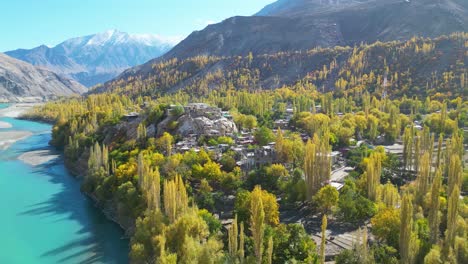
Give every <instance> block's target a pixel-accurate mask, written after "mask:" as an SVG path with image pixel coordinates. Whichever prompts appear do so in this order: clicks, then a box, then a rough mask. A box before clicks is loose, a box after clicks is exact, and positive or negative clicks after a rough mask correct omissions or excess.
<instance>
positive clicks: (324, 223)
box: [320, 215, 327, 264]
mask: <svg viewBox="0 0 468 264" xmlns="http://www.w3.org/2000/svg"><path fill="white" fill-rule="evenodd" d="M326 242H327V215H323V217H322V243H321V244H320V263H322V264H323V263H325V244H326Z"/></svg>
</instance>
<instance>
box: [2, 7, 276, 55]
mask: <svg viewBox="0 0 468 264" xmlns="http://www.w3.org/2000/svg"><path fill="white" fill-rule="evenodd" d="M271 2H274V0H2V4H1V14H0V36H1V40H0V51H8V50H12V49H17V48H32V47H35V46H39V45H41V44H45V45H56V44H58V43H60V42H61V41H63V40H66V39H68V38H72V37H78V36H84V35H90V34H94V33H97V32H102V31H105V30H108V29H118V30H121V31H124V32H128V33H152V34H160V35H163V36H187V35H188V34H190V33H191V32H192V31H194V30H199V29H203V28H204V27H205V26H206V25H207V24H208V23H213V22H220V21H222V20H223V19H225V18H228V17H231V16H235V15H245V16H246V15H252V14H254V13H256V12H257V11H259V10H260V9H261V8H262V7H263V6H265V5H267V4H269V3H271Z"/></svg>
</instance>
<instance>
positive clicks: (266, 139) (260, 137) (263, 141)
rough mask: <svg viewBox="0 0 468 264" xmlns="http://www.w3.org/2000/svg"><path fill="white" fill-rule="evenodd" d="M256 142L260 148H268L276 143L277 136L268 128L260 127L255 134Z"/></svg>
mask: <svg viewBox="0 0 468 264" xmlns="http://www.w3.org/2000/svg"><path fill="white" fill-rule="evenodd" d="M254 138H255V141H256V142H257V143H258V144H259V145H260V146H266V145H268V143H271V142H274V141H275V134H274V133H273V132H272V131H271V129H269V128H268V127H264V126H263V127H260V128H258V129H257V130H255V132H254Z"/></svg>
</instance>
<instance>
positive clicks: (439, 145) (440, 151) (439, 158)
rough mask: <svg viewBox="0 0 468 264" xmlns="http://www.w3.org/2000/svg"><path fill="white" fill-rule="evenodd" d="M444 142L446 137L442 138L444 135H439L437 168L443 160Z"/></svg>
mask: <svg viewBox="0 0 468 264" xmlns="http://www.w3.org/2000/svg"><path fill="white" fill-rule="evenodd" d="M443 140H444V137H443V136H442V134H440V135H439V141H438V143H437V160H436V164H435V167H436V168H439V166H440V161H441V159H442V143H443Z"/></svg>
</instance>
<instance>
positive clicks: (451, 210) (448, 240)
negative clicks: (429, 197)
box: [444, 185, 460, 256]
mask: <svg viewBox="0 0 468 264" xmlns="http://www.w3.org/2000/svg"><path fill="white" fill-rule="evenodd" d="M459 199H460V188H459V187H458V186H457V185H455V186H454V190H453V191H452V194H451V195H450V197H449V200H448V212H447V230H446V231H445V242H444V252H445V254H444V255H445V256H447V255H448V253H449V251H451V250H454V248H455V238H456V228H457V218H458V207H459Z"/></svg>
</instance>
